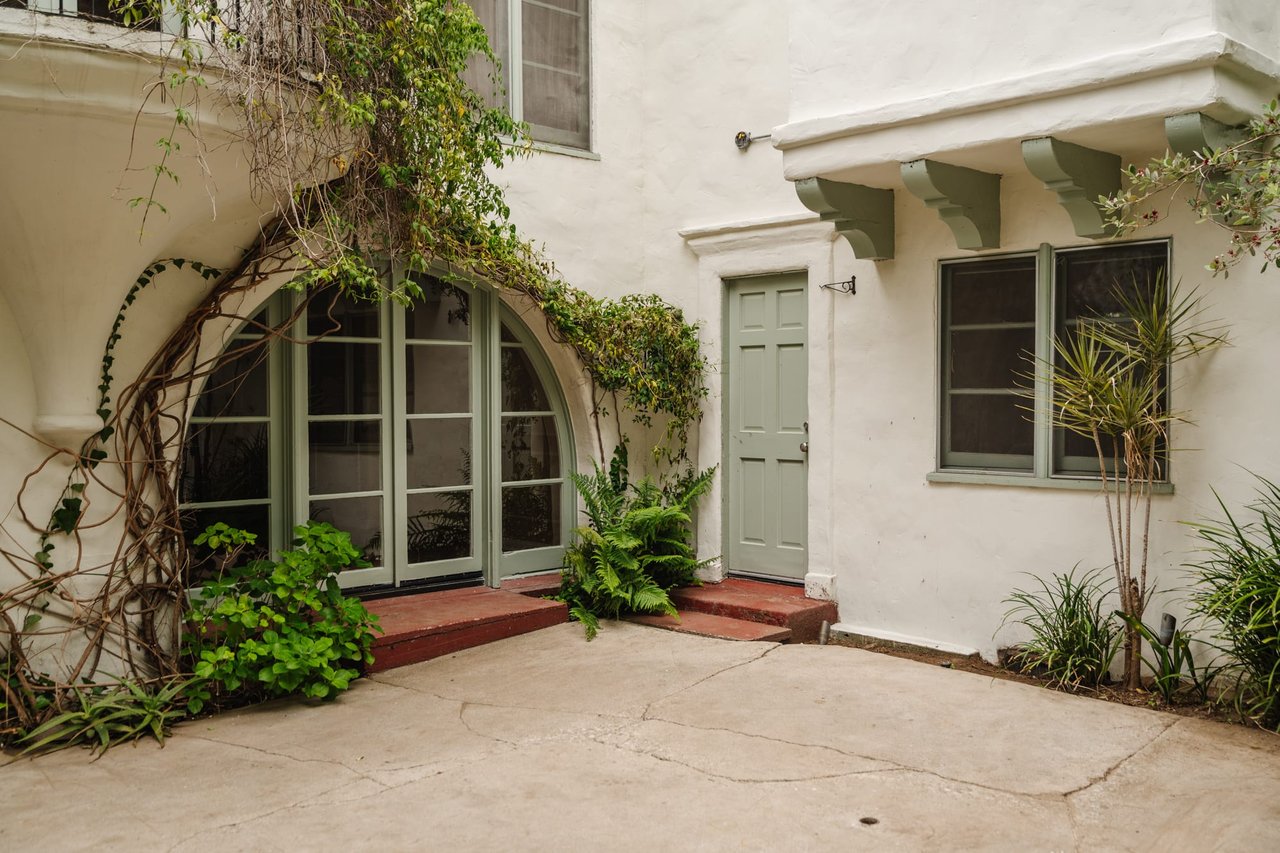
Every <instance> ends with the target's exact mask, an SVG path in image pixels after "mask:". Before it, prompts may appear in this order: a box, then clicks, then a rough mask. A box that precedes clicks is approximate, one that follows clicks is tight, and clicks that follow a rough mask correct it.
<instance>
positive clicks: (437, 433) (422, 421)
mask: <svg viewBox="0 0 1280 853" xmlns="http://www.w3.org/2000/svg"><path fill="white" fill-rule="evenodd" d="M405 442H406V445H405V462H406V467H407V469H408V487H409V488H410V489H432V488H439V487H441V486H469V485H471V418H415V419H414V420H411V421H409V422H408V423H407V424H406V425H405Z"/></svg>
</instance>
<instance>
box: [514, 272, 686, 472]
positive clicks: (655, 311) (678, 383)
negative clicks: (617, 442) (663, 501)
mask: <svg viewBox="0 0 1280 853" xmlns="http://www.w3.org/2000/svg"><path fill="white" fill-rule="evenodd" d="M537 296H538V299H539V305H540V306H541V308H542V311H543V313H545V314H546V315H547V320H548V322H549V323H550V325H551V328H552V329H553V330H554V331H555V332H556V334H557V335H558V336H559V337H560V338H561V339H562V340H563V341H565V342H566V343H569V344H570V345H571V346H573V348H574V349H575V350H576V351H577V353H578V356H579V357H580V358H581V359H582V363H583V364H584V365H585V366H586V368H587V371H588V373H590V375H591V379H592V381H593V382H594V384H595V387H596V389H597V390H598V391H599V392H602V393H603V392H610V393H622V394H624V395H625V397H626V401H627V404H628V405H629V406H630V407H631V409H632V410H633V414H632V419H633V420H634V422H636V423H638V424H641V425H643V426H650V425H651V424H652V416H653V415H662V416H665V417H666V418H667V420H666V427H665V431H664V435H663V439H662V441H661V442H660V443H659V445H658V446H657V447H656V448H654V455H655V457H658V458H663V459H665V460H666V461H667V462H672V463H675V462H680V461H683V460H685V459H686V458H687V456H686V453H685V445H686V444H687V443H688V440H689V428H690V427H691V426H692V425H694V424H695V423H697V421H698V420H699V419H700V418H701V416H702V401H703V400H704V399H705V398H706V396H707V389H706V385H705V375H706V369H707V360H706V357H705V356H704V355H703V354H702V349H701V342H700V340H699V335H698V327H697V326H695V325H692V324H689V323H686V322H685V321H684V315H683V314H682V313H681V311H680V310H679V309H678V308H675V307H673V306H671V305H668V304H667V303H665V302H663V301H662V300H661V299H659V298H658V297H657V296H652V295H640V294H631V295H628V296H624V297H622V298H621V299H618V300H612V299H597V298H595V297H593V296H591V295H589V294H587V293H585V292H583V291H581V290H576V289H574V288H571V287H569V286H567V285H565V284H563V283H561V282H557V283H555V284H552V285H550V286H548V287H547V288H546V289H545V290H543V291H541V293H540V294H537ZM597 406H599V402H597Z"/></svg>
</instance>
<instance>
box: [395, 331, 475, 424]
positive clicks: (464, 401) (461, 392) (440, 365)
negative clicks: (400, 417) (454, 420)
mask: <svg viewBox="0 0 1280 853" xmlns="http://www.w3.org/2000/svg"><path fill="white" fill-rule="evenodd" d="M404 369H405V407H406V410H407V411H408V412H409V414H411V415H446V414H454V413H463V412H470V411H471V347H469V346H457V345H446V344H410V345H409V346H407V347H405V359H404Z"/></svg>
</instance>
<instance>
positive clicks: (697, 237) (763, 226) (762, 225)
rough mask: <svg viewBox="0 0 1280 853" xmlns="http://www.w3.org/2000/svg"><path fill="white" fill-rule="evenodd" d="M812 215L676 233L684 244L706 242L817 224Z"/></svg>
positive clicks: (702, 227)
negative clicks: (750, 232)
mask: <svg viewBox="0 0 1280 853" xmlns="http://www.w3.org/2000/svg"><path fill="white" fill-rule="evenodd" d="M818 221H819V219H818V216H817V214H814V213H788V214H786V215H784V216H768V217H765V218H764V219H740V220H736V221H733V222H722V223H718V224H716V225H695V226H691V227H689V228H682V229H680V230H679V231H677V232H676V233H677V234H679V235H680V236H681V237H682V238H683V239H684V241H685V242H686V243H693V242H695V241H701V240H706V239H708V238H711V237H723V236H726V235H728V234H740V233H743V232H749V231H767V230H769V229H772V228H786V227H788V226H792V225H806V224H809V223H814V222H818Z"/></svg>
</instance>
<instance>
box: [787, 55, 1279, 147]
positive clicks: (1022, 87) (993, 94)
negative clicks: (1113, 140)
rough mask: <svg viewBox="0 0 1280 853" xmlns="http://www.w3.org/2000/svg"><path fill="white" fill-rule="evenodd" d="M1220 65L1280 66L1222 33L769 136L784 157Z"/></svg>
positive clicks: (1264, 71) (1266, 71)
mask: <svg viewBox="0 0 1280 853" xmlns="http://www.w3.org/2000/svg"><path fill="white" fill-rule="evenodd" d="M1219 65H1221V66H1225V67H1227V68H1233V69H1235V70H1238V71H1243V72H1245V73H1246V74H1249V75H1258V76H1261V77H1265V78H1268V79H1275V78H1276V77H1280V62H1277V61H1276V60H1275V59H1272V58H1271V57H1269V56H1267V55H1265V54H1263V53H1262V52H1260V51H1258V50H1255V49H1254V48H1251V47H1249V46H1247V45H1244V44H1241V43H1240V42H1238V41H1236V40H1234V39H1232V38H1228V37H1227V36H1225V35H1223V34H1222V33H1218V32H1213V33H1205V34H1203V35H1199V36H1193V37H1191V38H1186V39H1182V40H1181V41H1176V42H1166V43H1161V44H1153V45H1148V46H1145V47H1142V48H1138V49H1137V50H1131V51H1126V52H1124V53H1114V54H1110V55H1108V56H1103V57H1100V58H1098V59H1094V60H1090V61H1089V62H1083V63H1078V64H1076V65H1070V66H1066V67H1064V68H1054V69H1049V70H1046V71H1040V72H1038V73H1035V74H1027V75H1025V76H1019V77H1011V78H1008V79H1005V80H998V81H996V82H993V83H983V84H981V85H979V86H971V87H969V88H967V89H959V90H957V91H953V92H944V93H942V94H939V95H931V96H928V97H924V98H913V99H911V100H907V101H899V102H896V103H889V104H881V105H879V106H875V107H871V108H869V109H865V110H859V111H858V112H854V113H845V114H843V115H836V116H823V117H821V118H811V119H804V120H801V121H795V122H791V123H789V124H783V125H779V126H778V127H775V128H773V130H772V137H773V146H774V147H775V148H777V149H779V150H782V151H787V150H790V149H793V148H799V147H802V146H805V145H812V144H814V143H818V142H827V141H829V140H833V139H841V138H845V137H850V136H858V135H861V134H864V133H869V132H872V131H878V130H885V129H888V128H893V127H902V126H905V125H913V124H926V123H929V122H934V121H937V120H939V119H943V118H950V117H954V116H959V115H965V114H968V113H978V112H986V111H989V110H995V109H1000V108H1002V107H1009V106H1014V105H1018V104H1025V103H1029V102H1035V101H1047V100H1051V99H1054V98H1060V97H1063V96H1066V95H1071V94H1075V93H1078V92H1086V91H1090V90H1094V89H1099V88H1104V87H1109V86H1117V85H1120V84H1122V83H1129V82H1134V81H1139V80H1146V79H1150V78H1153V77H1165V76H1170V75H1173V74H1177V73H1179V72H1182V71H1191V70H1196V69H1201V68H1212V67H1215V66H1219Z"/></svg>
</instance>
